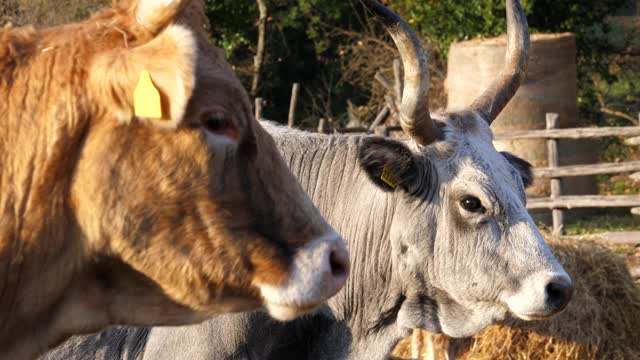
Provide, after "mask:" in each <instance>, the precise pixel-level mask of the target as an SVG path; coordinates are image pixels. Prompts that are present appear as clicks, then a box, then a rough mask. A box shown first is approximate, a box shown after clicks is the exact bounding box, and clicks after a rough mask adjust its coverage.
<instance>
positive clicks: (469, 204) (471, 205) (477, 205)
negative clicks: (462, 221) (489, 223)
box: [460, 196, 484, 213]
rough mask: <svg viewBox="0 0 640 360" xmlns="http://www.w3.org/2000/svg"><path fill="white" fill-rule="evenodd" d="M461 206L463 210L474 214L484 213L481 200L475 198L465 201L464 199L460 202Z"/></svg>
mask: <svg viewBox="0 0 640 360" xmlns="http://www.w3.org/2000/svg"><path fill="white" fill-rule="evenodd" d="M460 205H461V206H462V208H463V209H465V210H467V211H469V212H472V213H477V212H480V211H482V209H484V208H483V207H482V202H481V201H480V199H478V198H477V197H475V196H467V197H465V198H464V199H462V201H460Z"/></svg>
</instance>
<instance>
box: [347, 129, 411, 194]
mask: <svg viewBox="0 0 640 360" xmlns="http://www.w3.org/2000/svg"><path fill="white" fill-rule="evenodd" d="M358 160H359V163H360V166H361V167H362V169H363V170H364V171H365V172H366V173H367V175H368V176H369V179H371V181H373V183H374V184H376V185H378V187H380V188H381V189H383V190H385V191H394V190H396V189H398V188H400V189H403V190H405V191H410V189H411V188H412V185H414V184H415V183H416V181H417V178H418V163H417V161H416V158H415V156H414V155H413V153H412V152H411V150H409V148H408V147H407V146H405V145H404V144H402V143H400V142H398V141H394V140H389V139H385V138H381V137H367V138H364V139H363V140H362V143H361V144H360V148H359V150H358Z"/></svg>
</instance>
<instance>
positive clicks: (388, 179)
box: [380, 165, 398, 189]
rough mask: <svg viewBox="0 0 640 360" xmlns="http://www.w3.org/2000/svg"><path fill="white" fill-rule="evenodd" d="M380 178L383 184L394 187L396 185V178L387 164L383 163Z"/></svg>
mask: <svg viewBox="0 0 640 360" xmlns="http://www.w3.org/2000/svg"><path fill="white" fill-rule="evenodd" d="M380 180H382V181H384V183H385V184H387V185H389V186H391V187H392V188H394V189H395V188H396V187H397V186H398V178H397V177H396V176H395V174H393V173H392V172H391V169H389V167H388V166H387V165H385V166H384V168H383V169H382V175H380Z"/></svg>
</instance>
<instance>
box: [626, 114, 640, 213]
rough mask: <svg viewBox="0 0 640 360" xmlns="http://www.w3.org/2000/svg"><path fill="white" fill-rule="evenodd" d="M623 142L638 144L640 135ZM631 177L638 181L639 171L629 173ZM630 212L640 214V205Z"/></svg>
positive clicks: (639, 144) (639, 120)
mask: <svg viewBox="0 0 640 360" xmlns="http://www.w3.org/2000/svg"><path fill="white" fill-rule="evenodd" d="M638 126H640V113H638ZM625 144H627V145H628V146H640V137H635V138H631V139H627V140H626V141H625ZM631 179H633V180H634V181H640V172H636V173H633V174H631ZM631 214H633V215H636V216H640V207H636V208H632V209H631Z"/></svg>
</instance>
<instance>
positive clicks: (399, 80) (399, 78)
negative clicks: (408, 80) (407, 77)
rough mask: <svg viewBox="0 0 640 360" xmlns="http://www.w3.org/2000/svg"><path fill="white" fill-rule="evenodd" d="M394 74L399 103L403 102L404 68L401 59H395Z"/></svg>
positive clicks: (396, 95)
mask: <svg viewBox="0 0 640 360" xmlns="http://www.w3.org/2000/svg"><path fill="white" fill-rule="evenodd" d="M393 76H394V78H395V83H394V84H393V85H394V89H395V97H396V101H397V102H398V104H400V103H401V102H402V69H401V67H400V59H395V60H393Z"/></svg>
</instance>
